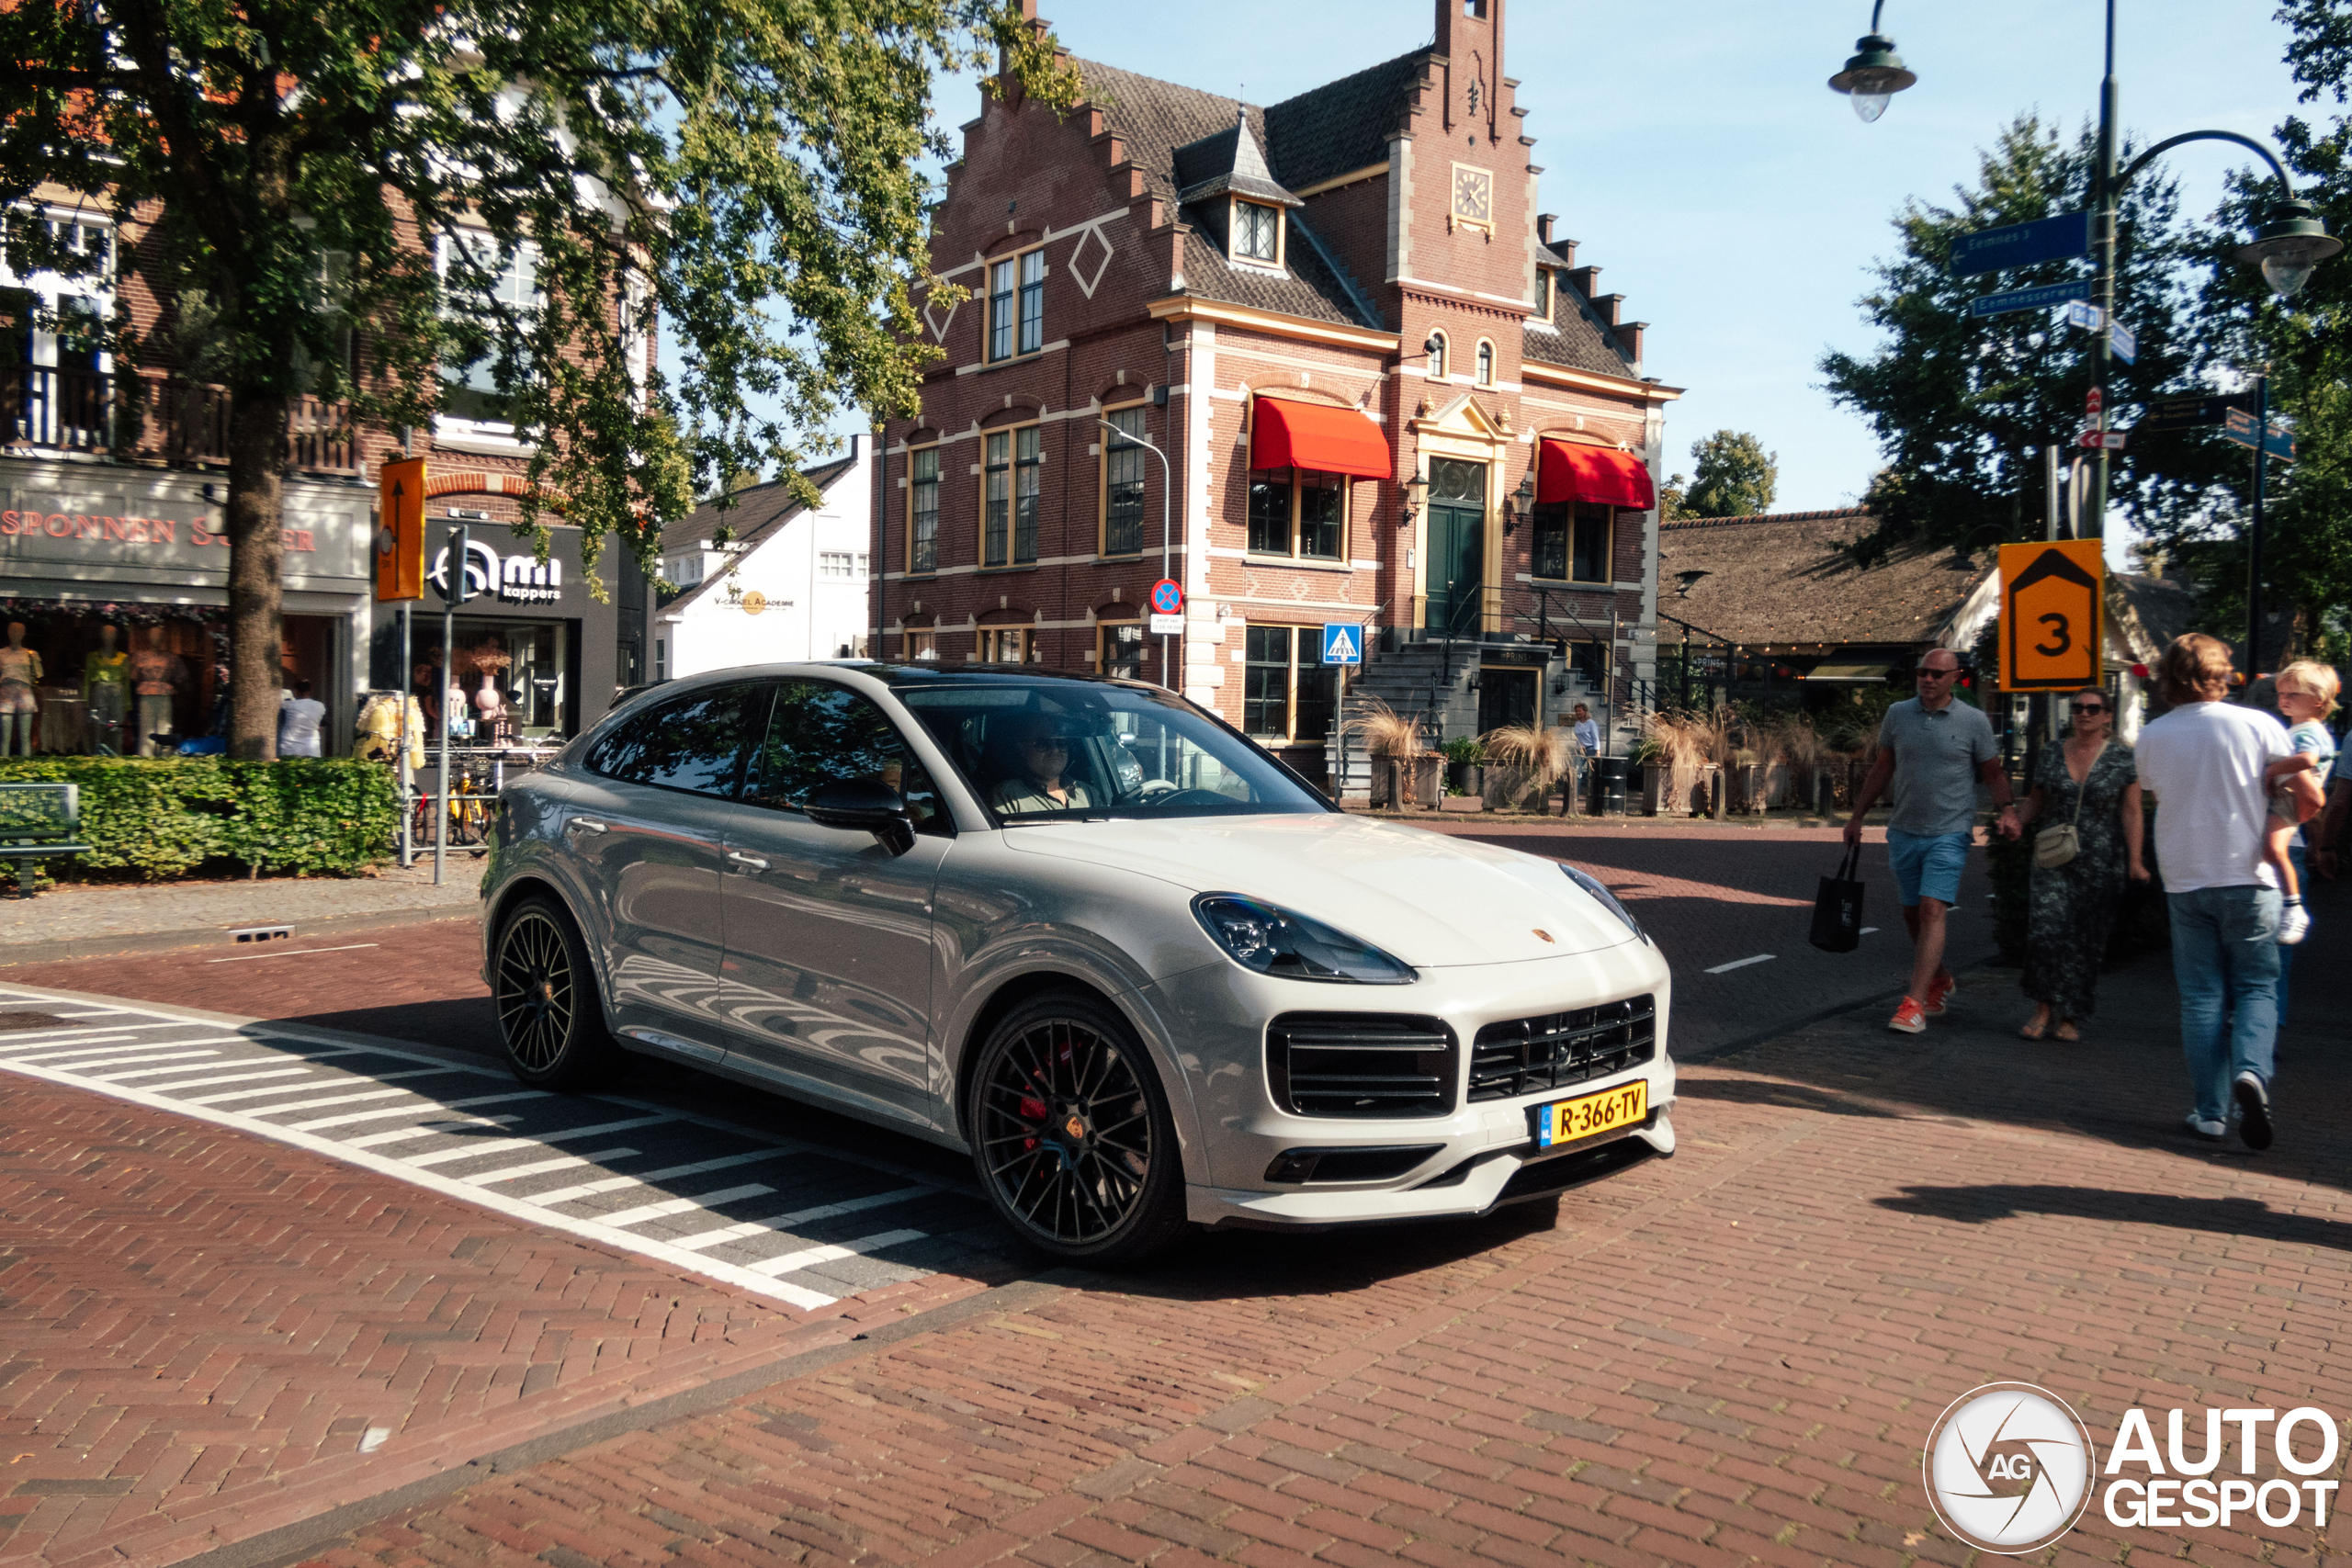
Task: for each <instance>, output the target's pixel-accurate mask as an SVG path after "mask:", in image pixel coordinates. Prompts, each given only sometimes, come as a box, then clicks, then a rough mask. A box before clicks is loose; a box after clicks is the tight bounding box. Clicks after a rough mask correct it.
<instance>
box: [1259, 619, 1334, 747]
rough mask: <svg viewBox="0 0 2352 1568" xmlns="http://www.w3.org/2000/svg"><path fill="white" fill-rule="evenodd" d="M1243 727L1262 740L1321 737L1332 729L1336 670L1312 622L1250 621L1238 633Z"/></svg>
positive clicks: (1304, 740) (1309, 739)
mask: <svg viewBox="0 0 2352 1568" xmlns="http://www.w3.org/2000/svg"><path fill="white" fill-rule="evenodd" d="M1242 660H1243V663H1242V675H1241V728H1242V729H1243V730H1244V731H1245V732H1246V733H1248V734H1249V735H1250V737H1251V738H1253V739H1260V740H1283V741H1294V740H1295V741H1301V742H1306V741H1319V740H1321V739H1324V738H1325V737H1326V736H1328V735H1329V733H1330V730H1331V718H1332V714H1333V711H1334V709H1335V707H1336V705H1337V698H1338V679H1337V671H1336V670H1335V669H1334V668H1333V667H1332V666H1329V665H1327V664H1325V663H1324V662H1323V661H1322V660H1323V637H1322V633H1321V632H1320V630H1319V629H1317V627H1314V626H1250V627H1248V628H1247V629H1246V630H1245V631H1244V632H1243V634H1242Z"/></svg>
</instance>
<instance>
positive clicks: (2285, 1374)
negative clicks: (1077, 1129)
mask: <svg viewBox="0 0 2352 1568" xmlns="http://www.w3.org/2000/svg"><path fill="white" fill-rule="evenodd" d="M2164 981H2165V976H2164V974H2163V972H2162V970H2161V969H2160V968H2157V967H2154V966H2149V967H2147V968H2146V969H2145V970H2143V971H2142V972H2135V973H2134V974H2131V975H2129V976H2118V977H2116V978H2115V979H2114V980H2113V981H2111V982H2110V985H2109V998H2108V999H2107V1001H2108V1012H2107V1019H2106V1022H2105V1024H2104V1025H2103V1027H2102V1028H2101V1030H2100V1032H2099V1033H2098V1035H2096V1036H2094V1038H2093V1039H2092V1040H2091V1041H2088V1042H2086V1043H2084V1044H2082V1045H2079V1046H2075V1047H2071V1048H2066V1049H2053V1048H2052V1047H2050V1046H2046V1045H2041V1046H2035V1045H2029V1044H2027V1043H2024V1042H2022V1041H2019V1040H2018V1039H2016V1038H2015V1036H2014V1034H2013V1033H2012V1032H2010V1031H2011V1030H2012V1029H2013V1027H2014V1022H2015V1019H2014V1017H2013V1016H2012V1015H2013V1014H2015V1013H2017V1012H2018V1009H2017V1008H2016V1007H2015V1006H2014V1005H2013V1004H2010V1003H2009V1001H2008V998H2006V997H2001V998H1996V996H1994V995H1993V994H1992V993H1991V991H1990V990H1989V989H1988V990H1986V991H1985V992H1982V993H1980V995H1981V997H1982V999H1983V1001H1984V1003H1985V1007H1984V1009H1983V1010H1981V1011H1978V1012H1973V1013H1967V1014H1962V1015H1960V1016H1959V1018H1957V1019H1956V1020H1955V1021H1954V1022H1953V1023H1952V1025H1951V1027H1939V1028H1938V1029H1936V1030H1934V1031H1933V1032H1930V1033H1929V1034H1928V1036H1926V1037H1925V1038H1924V1039H1922V1040H1919V1041H1910V1040H1905V1039H1900V1038H1897V1037H1894V1036H1891V1035H1889V1034H1887V1033H1886V1032H1884V1031H1883V1029H1881V1028H1880V1027H1879V1025H1878V1021H1877V1020H1876V1019H1875V1018H1874V1017H1871V1018H1866V1019H1860V1020H1842V1021H1831V1022H1828V1023H1825V1024H1822V1025H1818V1026H1815V1027H1814V1028H1811V1029H1808V1030H1805V1031H1804V1032H1800V1033H1798V1034H1796V1035H1794V1036H1792V1037H1791V1038H1788V1039H1786V1040H1783V1041H1781V1042H1776V1043H1773V1044H1771V1045H1769V1046H1766V1047H1761V1048H1758V1049H1756V1050H1752V1051H1749V1052H1747V1053H1745V1054H1743V1055H1740V1056H1739V1057H1738V1058H1736V1060H1735V1061H1733V1062H1731V1063H1727V1064H1723V1065H1718V1066H1707V1067H1701V1068H1697V1069H1694V1070H1692V1071H1691V1073H1690V1074H1689V1075H1687V1076H1686V1077H1685V1080H1684V1088H1683V1094H1684V1100H1683V1105H1682V1110H1681V1113H1680V1115H1679V1122H1680V1125H1681V1126H1682V1128H1683V1130H1684V1144H1683V1153H1682V1154H1681V1156H1679V1157H1678V1158H1677V1159H1676V1160H1675V1161H1673V1162H1672V1163H1670V1164H1663V1165H1652V1166H1648V1167H1644V1168H1639V1169H1637V1170H1636V1171H1635V1172H1634V1173H1632V1174H1631V1175H1629V1176H1628V1177H1625V1178H1623V1179H1619V1180H1617V1181H1615V1182H1612V1183H1610V1184H1606V1185H1604V1186H1601V1187H1598V1188H1593V1189H1587V1190H1583V1191H1581V1192H1578V1193H1574V1194H1571V1195H1569V1196H1568V1198H1567V1199H1566V1201H1564V1203H1563V1205H1562V1208H1561V1212H1560V1215H1559V1221H1558V1224H1556V1225H1552V1224H1544V1223H1541V1222H1536V1223H1529V1222H1525V1221H1520V1222H1514V1221H1513V1220H1511V1219H1509V1218H1501V1219H1498V1220H1495V1221H1490V1222H1484V1223H1480V1224H1464V1225H1460V1226H1454V1227H1433V1228H1420V1229H1415V1230H1410V1231H1397V1232H1389V1233H1383V1234H1381V1235H1378V1236H1377V1238H1376V1239H1374V1238H1370V1237H1365V1236H1362V1235H1357V1236H1349V1235H1332V1236H1325V1237H1317V1238H1309V1239H1305V1240H1301V1239H1297V1238H1282V1237H1269V1236H1258V1235H1236V1236H1230V1237H1216V1238H1210V1239H1208V1240H1205V1241H1204V1242H1202V1243H1200V1244H1197V1245H1196V1246H1195V1247H1193V1249H1192V1250H1191V1252H1190V1253H1189V1254H1188V1255H1187V1256H1186V1257H1185V1258H1182V1259H1181V1260H1180V1261H1178V1262H1176V1263H1173V1264H1171V1265H1169V1266H1167V1267H1165V1268H1162V1269H1157V1270H1155V1271H1153V1272H1151V1273H1148V1274H1146V1275H1143V1276H1140V1277H1136V1278H1131V1279H1126V1280H1090V1281H1086V1282H1084V1283H1083V1284H1082V1285H1081V1286H1080V1288H1076V1289H1072V1290H1069V1291H1067V1292H1063V1293H1062V1294H1060V1295H1058V1296H1057V1297H1056V1298H1054V1299H1053V1300H1051V1301H1049V1302H1046V1303H1042V1304H1038V1305H1035V1306H1031V1307H1029V1308H1027V1309H1026V1310H1024V1311H1022V1312H1020V1313H1018V1314H1004V1315H998V1316H983V1317H980V1318H976V1319H972V1320H969V1321H967V1323H965V1324H963V1325H958V1326H956V1327H955V1328H953V1329H950V1330H948V1331H945V1332H942V1333H940V1334H937V1335H933V1336H925V1337H920V1338H917V1339H914V1340H911V1341H909V1342H907V1343H904V1344H901V1345H899V1346H896V1347H892V1348H888V1349H886V1350H884V1351H881V1352H879V1353H876V1354H875V1355H872V1356H869V1357H865V1358H861V1359H856V1360H854V1361H850V1362H844V1363H841V1364H838V1365H836V1366H833V1367H831V1368H829V1369H827V1370H826V1371H822V1372H821V1373H820V1374H817V1375H815V1376H812V1377H809V1378H807V1379H803V1380H797V1381H793V1382H786V1383H783V1384H779V1385H778V1386H776V1387H775V1388H772V1389H769V1390H766V1391H763V1393H761V1394H760V1395H759V1396H757V1397H755V1398H750V1399H746V1400H743V1401H741V1402H738V1403H737V1404H734V1405H732V1406H730V1407H729V1408H727V1409H724V1410H721V1411H716V1412H713V1413H710V1414H707V1415H705V1416H698V1417H696V1418H694V1419H691V1420H686V1421H681V1422H678V1423H675V1424H672V1425H668V1426H664V1427H657V1428H655V1429H652V1430H649V1431H646V1432H643V1433H639V1434H635V1435H631V1436H628V1437H626V1438H616V1439H614V1440H611V1441H606V1442H602V1443H598V1444H594V1445H591V1446H587V1447H583V1448H582V1449H580V1450H577V1451H575V1452H572V1453H570V1454H567V1455H564V1456H562V1457H561V1458H560V1459H556V1460H552V1461H549V1462H548V1463H546V1464H543V1465H540V1466H537V1467H535V1468H533V1469H531V1470H529V1471H527V1472H522V1473H518V1474H515V1475H513V1476H504V1477H501V1478H499V1479H497V1480H496V1481H495V1482H493V1483H488V1484H484V1485H480V1486H475V1487H470V1488H469V1489H467V1490H465V1491H464V1492H462V1493H460V1494H458V1495H456V1496H454V1497H452V1498H450V1499H448V1500H447V1501H446V1502H443V1503H440V1504H437V1505H435V1506H431V1507H428V1508H423V1509H416V1510H410V1511H406V1512H402V1513H400V1514H398V1515H395V1516H394V1517H390V1518H387V1519H385V1520H384V1521H382V1522H380V1523H379V1524H378V1525H376V1526H374V1527H372V1528H369V1529H364V1530H361V1531H359V1532H357V1533H356V1534H355V1535H353V1536H352V1537H350V1538H348V1539H347V1540H344V1541H343V1542H341V1543H339V1544H336V1545H334V1546H332V1547H329V1548H328V1549H326V1550H324V1551H322V1552H320V1553H319V1554H318V1555H317V1556H316V1557H315V1558H314V1559H313V1560H312V1561H314V1562H318V1563H321V1564H332V1565H334V1568H359V1565H362V1564H382V1565H407V1564H425V1563H482V1564H500V1565H505V1564H513V1565H516V1568H519V1565H521V1564H523V1563H526V1562H545V1563H551V1564H555V1565H557V1568H580V1565H581V1564H582V1563H583V1562H597V1563H603V1564H634V1563H639V1562H644V1563H667V1562H679V1563H703V1562H709V1563H721V1562H763V1563H764V1562H811V1563H820V1562H821V1563H831V1562H893V1563H895V1562H924V1563H931V1564H937V1565H940V1568H964V1565H967V1564H976V1563H981V1562H996V1561H1000V1560H1001V1561H1006V1562H1034V1563H1039V1564H1051V1565H1057V1568H1058V1565H1072V1564H1098V1563H1100V1564H1108V1563H1114V1562H1151V1563H1154V1564H1170V1565H1190V1564H1195V1563H1200V1562H1208V1561H1216V1562H1238V1563H1248V1564H1253V1565H1263V1568H1281V1565H1289V1564H1304V1563H1307V1562H1338V1563H1374V1562H1397V1561H1405V1562H1428V1563H1487V1564H1491V1563H1496V1562H1504V1563H1510V1562H1523V1563H1530V1564H1533V1563H1551V1562H1562V1561H1570V1562H1589V1563H1595V1564H1604V1565H1611V1568H1615V1565H1625V1568H1632V1565H1635V1564H1653V1563H1673V1564H1689V1565H1691V1568H1718V1565H1727V1564H1736V1563H1747V1562H1757V1563H1771V1564H1788V1565H1792V1568H1793V1565H1798V1564H1815V1563H1825V1562H1837V1563H1870V1564H1887V1565H1890V1568H1901V1565H1905V1564H1908V1563H1910V1562H1915V1561H1918V1560H1921V1559H1925V1560H1927V1561H1930V1562H1954V1563H1956V1562H1961V1561H1962V1560H1963V1559H1964V1558H1965V1557H1967V1556H1968V1555H1970V1554H1969V1552H1968V1551H1966V1550H1965V1549H1963V1548H1962V1547H1961V1546H1960V1545H1958V1544H1957V1543H1956V1542H1954V1541H1953V1540H1951V1538H1949V1537H1948V1536H1947V1535H1946V1534H1945V1533H1944V1531H1943V1530H1942V1529H1941V1527H1940V1526H1939V1524H1938V1523H1937V1522H1936V1520H1935V1518H1934V1517H1933V1515H1932V1513H1931V1511H1930V1510H1929V1507H1928V1503H1927V1500H1926V1498H1925V1496H1924V1495H1923V1494H1922V1491H1921V1489H1920V1485H1919V1481H1918V1475H1919V1458H1920V1455H1919V1444H1920V1442H1921V1440H1922V1439H1923V1438H1924V1437H1925V1435H1926V1432H1927V1430H1928V1425H1929V1423H1930V1422H1931V1421H1932V1420H1933V1418H1934V1416H1935V1415H1936V1414H1937V1412H1939V1410H1940V1409H1941V1408H1942V1407H1943V1406H1944V1405H1945V1404H1948V1403H1949V1402H1950V1401H1951V1400H1952V1399H1953V1398H1955V1397H1957V1396H1958V1395H1959V1394H1961V1393H1963V1392H1965V1391H1966V1390H1968V1389H1970V1388H1972V1387H1973V1386H1975V1385H1977V1384H1979V1383H1981V1382H1986V1381H1991V1380H1996V1379H2004V1378H2016V1379H2023V1380H2027V1381H2032V1382H2040V1383H2042V1384H2044V1385H2046V1386H2049V1387H2051V1388H2052V1389H2053V1390H2054V1391H2055V1392H2057V1393H2060V1394H2061V1395H2062V1396H2064V1397H2065V1398H2067V1399H2068V1400H2070V1401H2072V1402H2074V1403H2075V1405H2076V1407H2077V1408H2078V1409H2079V1410H2080V1411H2081V1413H2082V1414H2083V1416H2085V1418H2086V1420H2087V1421H2088V1422H2089V1423H2090V1424H2091V1427H2092V1429H2093V1431H2094V1432H2095V1433H2100V1434H2104V1433H2108V1432H2111V1431H2112V1430H2113V1427H2114V1423H2115V1422H2116V1420H2117V1419H2119V1418H2120V1414H2121V1412H2122V1410H2123V1409H2124V1408H2125V1407H2127V1406H2129V1405H2131V1404H2148V1405H2151V1406H2159V1407H2169V1406H2171V1405H2174V1404H2188V1405H2197V1404H2217V1405H2218V1404H2254V1405H2267V1406H2272V1407H2276V1408H2280V1409H2284V1408H2287V1407H2289V1406H2290V1405H2293V1404H2304V1403H2311V1404H2319V1405H2322V1406H2324V1407H2325V1408H2328V1409H2330V1410H2332V1411H2335V1412H2337V1413H2341V1412H2344V1411H2345V1410H2346V1408H2347V1406H2352V1369H2347V1368H2346V1367H2345V1365H2344V1364H2343V1363H2342V1362H2341V1360H2340V1359H2338V1358H2337V1357H2336V1356H2335V1353H2334V1348H2335V1340H2336V1337H2337V1335H2338V1332H2339V1325H2340V1324H2341V1323H2342V1321H2343V1316H2344V1312H2345V1308H2346V1295H2347V1291H2348V1290H2352V1278H2348V1277H2347V1275H2348V1274H2352V1270H2347V1249H2352V1215H2347V1214H2346V1201H2345V1190H2344V1189H2345V1183H2344V1171H2345V1168H2346V1167H2345V1156H2346V1154H2347V1153H2352V1111H2347V1110H2346V1106H2345V1102H2344V1097H2343V1096H2342V1094H2341V1092H2340V1090H2341V1089H2342V1088H2343V1087H2344V1079H2345V1075H2344V1071H2343V1068H2342V1066H2340V1064H2339V1063H2338V1062H2337V1061H2335V1060H2334V1059H2331V1058H2330V1057H2328V1056H2327V1055H2324V1054H2323V1052H2322V1050H2321V1049H2320V1047H2321V1045H2322V1041H2321V1039H2319V1038H2313V1037H2311V1036H2305V1037H2303V1043H2301V1044H2299V1045H2298V1046H2297V1047H2296V1059H2297V1060H2302V1059H2304V1058H2306V1057H2308V1058H2309V1059H2310V1062H2311V1066H2309V1067H2308V1068H2304V1069H2300V1070H2298V1072H2297V1073H2296V1074H2294V1075H2292V1076H2290V1079H2289V1082H2288V1086H2287V1089H2286V1091H2285V1093H2284V1094H2283V1095H2282V1107H2283V1109H2282V1117H2283V1118H2284V1122H2283V1124H2284V1126H2285V1128H2286V1131H2285V1132H2284V1133H2283V1134H2282V1137H2281V1141H2280V1144H2279V1145H2278V1148H2277V1149H2276V1150H2274V1151H2273V1152H2272V1154H2271V1155H2270V1156H2264V1157H2261V1158H2256V1157H2254V1156H2247V1155H2245V1154H2244V1153H2243V1152H2227V1151H2218V1152H2217V1151H2212V1150H2209V1149H2208V1148H2206V1147H2205V1146H2203V1145H2194V1144H2191V1143H2189V1142H2188V1141H2187V1140H2185V1139H2183V1138H2181V1137H2179V1136H2178V1135H2177V1134H2176V1133H2175V1132H2174V1131H2173V1124H2174V1123H2175V1122H2177V1118H2178V1116H2179V1112H2180V1107H2181V1104H2182V1103H2183V1101H2184V1099H2185V1097H2184V1094H2183V1092H2182V1090H2181V1089H2180V1086H2179V1082H2178V1079H2179V1069H2178V1061H2177V1046H2176V1044H2175V1043H2174V1040H2173V1039H2172V1037H2171V1036H2170V1034H2169V1032H2168V1031H2167V1030H2166V1029H2165V1017H2166V1015H2165V1008H2164V1006H2163V1003H2162V998H2163V994H2164V989H2165V987H2164ZM1996 1004H1997V1005H1996ZM2343 1043H2346V1042H2345V1040H2344V1037H2343V1032H2342V1031H2340V1030H2339V1031H2335V1032H2331V1033H2330V1034H2328V1035H2327V1036H2325V1037H2324V1044H2325V1046H2326V1047H2328V1048H2331V1049H2332V1048H2335V1047H2339V1046H2341V1045H2342V1044H2343ZM2264 1463H2265V1467H2266V1471H2267V1469H2268V1468H2269V1467H2268V1461H2267V1460H2266V1461H2264ZM2191 1541H2193V1542H2194V1556H2195V1560H2196V1561H2198V1562H2232V1561H2249V1562H2251V1561H2261V1562H2304V1561H2317V1560H2319V1559H2320V1558H2321V1557H2323V1556H2324V1554H2325V1552H2326V1550H2327V1548H2326V1540H2325V1536H2324V1532H2316V1531H2314V1530H2312V1529H2310V1528H2309V1527H2308V1526H2307V1525H2306V1526H2302V1527H2288V1528H2284V1529H2270V1528H2267V1527H2262V1526H2259V1525H2256V1526H2253V1527H2251V1528H2249V1529H2241V1530H2236V1531H2233V1532H2228V1533H2224V1532H2222V1531H2219V1530H2208V1531H2202V1532H2168V1531H2164V1530H2149V1529H2128V1530H2127V1529H2118V1528H2117V1527H2114V1526H2111V1525H2109V1524H2108V1523H2107V1522H2106V1521H2105V1520H2104V1519H2102V1518H2101V1517H2099V1516H2098V1513H2097V1511H2096V1510H2094V1511H2093V1513H2092V1514H2091V1515H2090V1516H2088V1517H2086V1521H2085V1523H2084V1525H2083V1526H2082V1527H2081V1528H2080V1529H2078V1530H2077V1531H2076V1532H2075V1534H2074V1535H2073V1536H2070V1537H2069V1538H2067V1540H2066V1541H2065V1542H2064V1544H2063V1546H2062V1547H2061V1548H2060V1549H2058V1550H2057V1551H2052V1552H2051V1553H2048V1554H2045V1557H2044V1560H2045V1561H2051V1562H2067V1561H2084V1560H2088V1559H2093V1558H2096V1559H2098V1560H2101V1561H2108V1562H2123V1561H2125V1560H2126V1559H2127V1557H2131V1558H2133V1559H2136V1558H2138V1557H2141V1556H2144V1555H2147V1554H2151V1553H2153V1554H2157V1555H2163V1556H2174V1555H2179V1554H2181V1553H2182V1551H2184V1550H2185V1549H2186V1548H2187V1547H2188V1543H2189V1542H2191Z"/></svg>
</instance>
